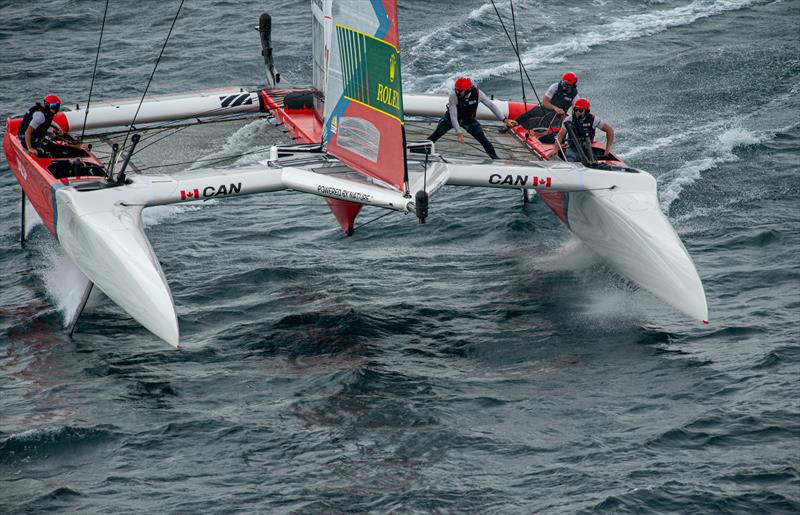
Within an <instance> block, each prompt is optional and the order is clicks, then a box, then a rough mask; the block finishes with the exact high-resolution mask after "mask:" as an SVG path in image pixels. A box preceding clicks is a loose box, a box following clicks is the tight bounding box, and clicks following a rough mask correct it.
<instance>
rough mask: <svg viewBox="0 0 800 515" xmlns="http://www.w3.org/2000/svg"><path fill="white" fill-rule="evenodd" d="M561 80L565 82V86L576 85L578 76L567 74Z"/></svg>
mask: <svg viewBox="0 0 800 515" xmlns="http://www.w3.org/2000/svg"><path fill="white" fill-rule="evenodd" d="M561 80H563V81H564V82H566V83H567V84H572V85H573V86H574V85H575V84H577V83H578V76H577V75H575V74H574V73H572V72H567V73H565V74H564V75H562V76H561Z"/></svg>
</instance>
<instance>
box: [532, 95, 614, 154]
mask: <svg viewBox="0 0 800 515" xmlns="http://www.w3.org/2000/svg"><path fill="white" fill-rule="evenodd" d="M590 107H591V106H590V104H589V101H588V100H586V99H585V98H579V99H577V100H576V101H575V105H574V106H573V108H572V114H571V115H569V116H567V117H566V118H565V119H564V125H565V126H566V124H567V123H570V124H572V128H573V131H574V133H575V136H576V137H577V138H578V141H575V140H574V138H573V137H572V136H571V135H570V134H569V132H568V131H567V129H566V127H562V128H561V130H560V131H559V132H558V136H557V137H556V139H557V140H558V145H556V146H554V147H553V150H551V151H550V154H549V155H548V157H552V156H554V155H556V154H557V153H558V148H559V147H560V146H561V145H562V144H563V143H564V138H567V148H566V150H565V151H564V153H565V154H566V160H567V161H581V152H580V150H578V147H579V146H580V148H582V149H584V151H585V152H592V153H593V152H594V150H591V148H592V142H593V141H594V134H595V130H596V129H600V130H601V131H603V132H605V133H606V148H605V152H604V154H603V156H602V157H601V159H609V158H610V157H611V145H613V144H614V129H613V128H612V127H611V125H609V124H608V123H606V122H604V121H603V120H601V119H600V117H599V116H595V115H594V114H592V113H591V111H590V110H589V108H590ZM586 157H587V158H589V160H590V161H591V160H593V159H594V156H593V154H587V155H586Z"/></svg>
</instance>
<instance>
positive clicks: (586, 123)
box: [567, 110, 595, 148]
mask: <svg viewBox="0 0 800 515" xmlns="http://www.w3.org/2000/svg"><path fill="white" fill-rule="evenodd" d="M572 128H573V130H574V131H575V136H576V137H577V138H578V139H579V140H581V141H589V143H590V144H591V142H593V141H594V133H595V128H594V115H593V114H592V113H591V112H590V111H588V110H587V111H586V112H585V113H584V114H583V116H582V117H581V118H580V119H577V118H575V116H574V115H573V116H572ZM567 134H569V133H567ZM567 142H568V143H569V146H570V147H572V148H576V147H575V142H574V141H572V137H569V136H568V138H567Z"/></svg>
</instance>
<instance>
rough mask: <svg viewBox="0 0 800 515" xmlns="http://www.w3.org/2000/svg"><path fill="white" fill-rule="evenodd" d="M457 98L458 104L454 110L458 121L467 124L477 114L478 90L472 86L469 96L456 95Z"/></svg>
mask: <svg viewBox="0 0 800 515" xmlns="http://www.w3.org/2000/svg"><path fill="white" fill-rule="evenodd" d="M456 96H457V97H458V104H457V105H456V110H457V111H458V121H459V122H461V121H462V120H463V121H465V122H469V121H472V120H474V119H475V116H476V115H477V114H478V88H476V87H475V86H472V88H470V90H469V94H467V95H464V96H463V97H462V96H461V95H458V94H456Z"/></svg>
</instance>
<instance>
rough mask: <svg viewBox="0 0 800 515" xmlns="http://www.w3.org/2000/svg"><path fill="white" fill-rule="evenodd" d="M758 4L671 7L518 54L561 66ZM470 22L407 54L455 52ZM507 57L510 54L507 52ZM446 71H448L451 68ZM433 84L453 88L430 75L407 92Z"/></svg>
mask: <svg viewBox="0 0 800 515" xmlns="http://www.w3.org/2000/svg"><path fill="white" fill-rule="evenodd" d="M758 3H759V0H726V1H711V0H697V1H695V2H691V3H690V4H688V5H684V6H679V7H674V8H672V9H664V10H658V11H655V12H649V13H638V14H632V15H629V16H623V17H620V18H611V19H610V20H609V21H608V22H607V23H604V24H602V25H600V26H599V27H597V30H595V31H593V32H588V33H584V34H582V35H581V36H580V38H576V37H573V36H572V35H569V36H566V37H562V39H561V40H560V41H557V42H556V43H551V44H546V45H537V46H536V47H535V48H533V49H532V50H529V51H527V52H523V53H522V54H521V57H522V62H523V64H524V65H525V66H526V67H527V68H528V69H529V70H530V69H537V68H541V67H543V66H545V65H550V64H557V63H563V62H565V61H566V60H567V59H568V58H569V57H570V56H574V55H580V54H585V53H588V52H590V51H591V50H592V48H594V47H597V46H602V45H607V44H609V43H619V42H624V41H631V40H634V39H638V38H643V37H648V36H653V35H656V34H659V33H662V32H665V31H667V30H669V29H671V28H675V27H682V26H687V25H691V24H693V23H695V22H697V21H699V20H703V19H705V18H710V17H712V16H718V15H721V14H725V13H728V12H731V11H736V10H740V9H746V8H748V7H751V6H753V5H755V4H758ZM486 5H488V7H489V8H490V9H491V4H485V5H484V6H482V7H481V8H479V9H478V11H480V9H484V11H483V15H484V16H488V12H487V11H486V8H485V7H486ZM492 11H493V9H492ZM474 12H475V11H474ZM492 16H493V12H492ZM479 17H480V16H479ZM472 20H474V18H470V17H469V16H467V18H466V19H463V20H462V23H460V24H455V23H454V24H450V25H448V26H446V27H444V28H442V29H439V30H438V31H435V32H434V33H432V34H431V35H430V37H429V38H420V39H419V40H418V41H417V43H416V44H414V45H413V46H412V48H411V52H410V53H412V54H417V55H419V53H423V54H430V53H431V51H432V48H431V47H432V46H433V44H432V43H434V42H437V43H439V44H440V45H445V48H444V50H440V51H438V52H436V51H433V53H434V54H436V53H439V54H442V55H449V54H452V53H453V51H454V43H453V42H458V41H459V40H460V37H461V34H460V32H462V31H463V29H464V27H462V25H463V24H464V23H465V22H470V21H472ZM498 37H499V36H498ZM521 46H522V45H521ZM509 53H511V52H510V49H509ZM428 57H430V55H428ZM518 67H519V63H518V62H517V61H516V60H513V61H512V60H509V61H506V62H505V63H502V64H499V65H496V66H491V67H479V68H471V69H464V70H463V71H462V72H461V74H462V75H466V76H469V77H471V78H473V79H475V80H478V81H480V80H482V79H486V78H489V77H496V76H503V75H507V74H510V73H516V72H517V71H518ZM445 68H447V69H451V67H450V66H448V67H445ZM408 75H411V74H408ZM432 80H433V81H435V80H438V81H439V82H438V83H437V84H434V85H432V86H429V87H427V88H425V89H424V91H426V92H428V93H437V92H442V91H446V90H448V89H449V88H450V87H451V86H452V81H453V77H450V76H449V74H442V73H435V74H429V75H427V76H424V77H414V78H413V79H411V81H410V82H411V84H412V88H409V89H410V90H411V89H413V85H418V84H430V83H431V81H432Z"/></svg>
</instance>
